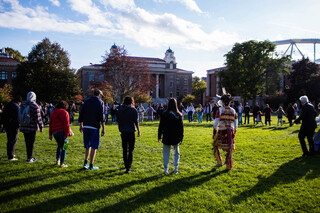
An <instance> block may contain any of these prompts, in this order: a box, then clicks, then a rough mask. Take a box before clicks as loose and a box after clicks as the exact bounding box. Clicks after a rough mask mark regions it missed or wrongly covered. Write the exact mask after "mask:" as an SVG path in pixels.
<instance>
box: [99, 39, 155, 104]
mask: <svg viewBox="0 0 320 213" xmlns="http://www.w3.org/2000/svg"><path fill="white" fill-rule="evenodd" d="M103 62H104V66H105V69H104V72H105V74H106V76H107V77H106V79H107V82H108V83H109V84H110V85H111V86H112V90H113V93H114V95H115V97H116V101H119V102H122V101H123V99H124V98H125V97H126V96H134V94H135V93H137V92H140V93H147V92H148V91H150V90H151V89H152V88H153V87H154V85H155V81H154V78H153V77H152V75H151V74H150V72H149V67H148V64H147V63H146V62H145V61H144V60H142V59H141V58H136V57H130V56H128V55H127V51H126V50H125V49H124V48H120V47H119V46H116V45H113V46H112V48H111V51H110V53H108V52H107V53H106V56H105V57H104V61H103Z"/></svg>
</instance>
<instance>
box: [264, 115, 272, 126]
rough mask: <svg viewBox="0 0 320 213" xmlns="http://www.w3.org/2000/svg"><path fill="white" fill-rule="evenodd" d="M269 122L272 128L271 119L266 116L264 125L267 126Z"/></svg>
mask: <svg viewBox="0 0 320 213" xmlns="http://www.w3.org/2000/svg"><path fill="white" fill-rule="evenodd" d="M268 122H269V126H271V117H269V116H265V120H264V123H265V124H266V125H267V123H268Z"/></svg>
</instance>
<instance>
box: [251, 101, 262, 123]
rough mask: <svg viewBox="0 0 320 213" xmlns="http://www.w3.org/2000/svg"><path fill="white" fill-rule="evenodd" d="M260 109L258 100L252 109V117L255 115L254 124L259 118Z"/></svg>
mask: <svg viewBox="0 0 320 213" xmlns="http://www.w3.org/2000/svg"><path fill="white" fill-rule="evenodd" d="M259 111H260V107H259V104H258V102H257V103H256V105H254V106H253V109H252V117H253V124H255V122H256V119H257V113H258V112H259Z"/></svg>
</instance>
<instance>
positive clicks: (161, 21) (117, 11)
mask: <svg viewBox="0 0 320 213" xmlns="http://www.w3.org/2000/svg"><path fill="white" fill-rule="evenodd" d="M3 1H4V2H7V3H9V4H10V5H11V10H9V9H8V10H6V11H5V12H3V13H0V27H5V28H16V29H27V30H32V31H57V32H65V33H73V34H79V33H87V34H90V33H91V34H94V35H101V36H106V35H110V34H113V35H117V36H121V35H124V36H125V37H126V38H128V39H132V40H134V41H136V42H137V43H139V44H140V45H141V46H145V47H151V48H162V47H168V46H173V45H174V46H176V47H182V48H186V49H196V50H217V49H221V48H225V47H226V46H232V45H233V44H234V43H235V42H236V41H239V40H240V39H239V38H238V35H237V34H234V33H226V32H222V31H219V30H214V31H213V32H211V33H207V32H205V31H204V30H203V29H202V27H201V26H200V25H198V24H195V23H192V22H190V21H186V20H184V19H181V18H179V17H177V16H176V15H173V14H168V13H165V14H154V13H150V12H148V11H146V10H144V9H142V8H139V7H137V6H136V5H135V3H134V1H133V0H123V1H119V0H100V3H101V4H103V6H104V7H101V5H99V6H100V7H99V6H98V5H97V4H95V3H93V1H92V0H68V2H69V4H70V7H71V9H72V10H74V11H76V12H78V13H80V14H82V15H85V16H86V17H87V19H88V20H87V21H74V20H66V19H61V18H59V17H58V16H57V15H55V14H50V13H49V12H48V9H46V8H44V7H41V6H36V7H35V8H26V7H23V6H21V5H20V4H19V2H18V1H17V0H3Z"/></svg>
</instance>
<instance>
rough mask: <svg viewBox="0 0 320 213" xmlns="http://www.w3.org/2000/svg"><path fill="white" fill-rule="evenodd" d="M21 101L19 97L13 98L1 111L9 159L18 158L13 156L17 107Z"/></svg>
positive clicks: (17, 127) (17, 133) (16, 128)
mask: <svg viewBox="0 0 320 213" xmlns="http://www.w3.org/2000/svg"><path fill="white" fill-rule="evenodd" d="M21 102H22V98H21V97H16V98H14V99H13V100H12V101H11V102H10V103H8V104H7V105H6V106H5V107H4V109H3V113H2V118H3V125H4V129H5V130H6V133H7V156H8V160H10V161H15V160H18V159H17V158H15V157H14V152H15V149H16V144H17V141H18V135H19V108H20V104H21Z"/></svg>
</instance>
